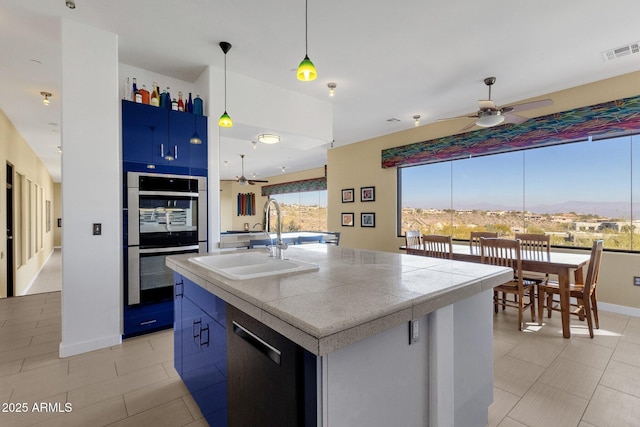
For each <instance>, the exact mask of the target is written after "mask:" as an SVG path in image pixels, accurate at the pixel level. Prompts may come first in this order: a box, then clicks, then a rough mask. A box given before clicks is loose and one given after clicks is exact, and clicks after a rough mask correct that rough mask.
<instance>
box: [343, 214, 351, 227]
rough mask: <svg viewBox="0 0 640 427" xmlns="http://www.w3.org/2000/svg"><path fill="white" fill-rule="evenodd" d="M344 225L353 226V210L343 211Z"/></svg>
mask: <svg viewBox="0 0 640 427" xmlns="http://www.w3.org/2000/svg"><path fill="white" fill-rule="evenodd" d="M341 224H342V226H343V227H353V212H342V222H341Z"/></svg>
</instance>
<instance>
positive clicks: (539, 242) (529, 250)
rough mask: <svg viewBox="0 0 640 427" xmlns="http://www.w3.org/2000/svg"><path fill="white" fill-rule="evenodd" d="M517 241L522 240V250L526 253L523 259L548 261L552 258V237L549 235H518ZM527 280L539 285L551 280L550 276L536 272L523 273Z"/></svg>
mask: <svg viewBox="0 0 640 427" xmlns="http://www.w3.org/2000/svg"><path fill="white" fill-rule="evenodd" d="M516 239H517V240H520V248H521V249H522V251H523V252H524V253H523V254H522V256H523V257H526V258H528V259H534V260H537V261H548V260H549V257H550V256H551V236H549V235H547V234H530V233H516ZM522 274H523V275H524V277H523V278H524V279H525V280H530V281H533V282H536V283H537V284H540V283H543V282H546V281H547V280H549V275H548V274H545V273H538V272H535V271H523V272H522Z"/></svg>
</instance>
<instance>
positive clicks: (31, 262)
mask: <svg viewBox="0 0 640 427" xmlns="http://www.w3.org/2000/svg"><path fill="white" fill-rule="evenodd" d="M0 160H1V161H2V165H1V168H0V188H2V189H3V190H2V194H1V195H0V224H2V225H1V226H0V254H1V257H0V258H1V259H0V276H2V278H3V281H2V283H0V297H2V298H4V297H6V295H7V293H6V277H7V262H6V253H7V230H6V227H5V224H6V221H7V214H6V212H7V209H6V207H7V206H6V200H5V199H6V196H5V190H4V189H5V188H6V183H7V176H6V164H7V162H8V163H11V164H12V165H13V170H14V183H15V181H16V178H17V176H16V175H15V174H20V175H22V176H24V177H25V178H26V179H29V180H30V181H31V182H33V184H35V185H37V186H38V187H39V188H41V189H42V197H41V196H40V194H38V196H37V197H38V198H39V200H40V202H39V203H41V205H42V214H41V218H40V221H39V225H38V226H39V227H42V242H41V243H38V244H37V245H36V246H35V247H34V251H33V252H34V253H33V255H32V256H29V254H26V259H25V261H24V264H23V265H21V266H19V267H18V268H17V270H16V273H15V282H14V285H15V286H14V294H15V295H22V294H24V292H25V291H26V289H27V287H28V286H29V284H30V283H31V281H32V280H33V279H34V277H35V275H36V274H37V273H38V272H39V271H40V269H41V268H42V266H43V265H44V263H45V261H46V260H47V258H48V257H49V255H50V254H51V251H52V250H53V230H54V226H55V223H54V221H53V219H52V223H51V231H49V232H47V231H46V224H45V221H46V212H45V211H44V210H45V207H46V203H45V201H47V200H50V201H51V208H52V211H55V200H54V195H53V181H52V179H51V176H50V175H49V172H48V171H47V169H46V168H45V166H44V165H43V164H42V162H41V161H40V159H39V158H38V157H37V156H36V155H35V153H34V152H33V150H31V147H29V145H28V144H27V143H26V142H25V140H24V139H23V138H22V136H21V135H20V134H19V133H18V131H17V130H16V128H15V127H14V126H13V124H12V123H11V121H10V120H9V119H8V118H7V116H6V115H5V114H4V112H2V111H0ZM25 181H26V180H25ZM22 190H23V199H24V200H25V204H26V199H27V197H26V191H27V190H26V186H22ZM16 191H17V189H16V186H15V185H14V193H15V192H16ZM15 200H16V194H14V205H15ZM32 200H33V201H35V200H36V198H35V197H33V198H32ZM23 207H24V206H23ZM25 210H26V209H25ZM52 216H53V215H52ZM33 218H34V219H35V216H34V217H33ZM22 219H24V218H22ZM18 222H19V221H18ZM22 222H23V223H25V224H26V221H22ZM16 228H17V227H16ZM15 234H16V236H15V237H14V242H17V239H18V238H19V236H17V234H18V230H17V229H16V230H15ZM23 252H26V251H23Z"/></svg>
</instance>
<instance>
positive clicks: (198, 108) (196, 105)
mask: <svg viewBox="0 0 640 427" xmlns="http://www.w3.org/2000/svg"><path fill="white" fill-rule="evenodd" d="M203 110H204V105H202V98H200V95H196V99H194V100H193V114H197V115H199V116H202V114H203Z"/></svg>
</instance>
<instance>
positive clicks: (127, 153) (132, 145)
mask: <svg viewBox="0 0 640 427" xmlns="http://www.w3.org/2000/svg"><path fill="white" fill-rule="evenodd" d="M168 132H169V111H168V110H166V109H162V108H158V107H152V106H150V105H145V104H136V103H135V102H131V101H126V100H123V101H122V160H123V161H124V162H135V163H145V164H166V163H167V161H166V160H165V159H164V158H163V154H165V153H163V151H166V148H167V147H168V145H169V137H168Z"/></svg>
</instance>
